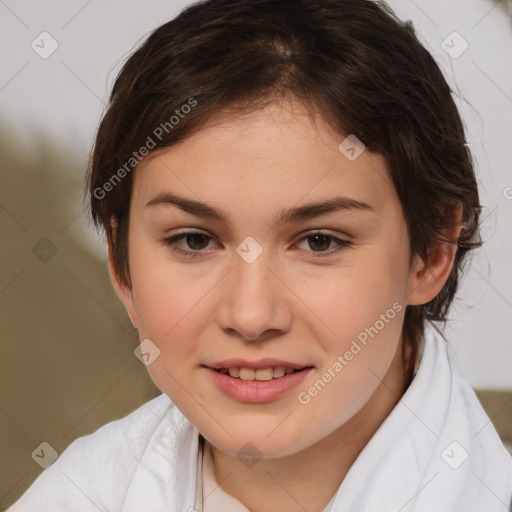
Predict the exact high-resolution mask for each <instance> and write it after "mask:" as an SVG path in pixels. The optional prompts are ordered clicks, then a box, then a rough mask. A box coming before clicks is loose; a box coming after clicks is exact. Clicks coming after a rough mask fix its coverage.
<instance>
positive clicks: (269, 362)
mask: <svg viewBox="0 0 512 512" xmlns="http://www.w3.org/2000/svg"><path fill="white" fill-rule="evenodd" d="M206 366H208V367H209V368H213V369H215V370H220V369H221V368H235V367H238V368H254V369H255V370H259V369H260V368H270V367H272V368H276V367H283V368H292V369H294V370H301V369H303V368H307V367H309V366H311V365H308V364H301V363H292V362H290V361H283V360H282V359H274V358H270V357H266V358H264V359H259V360H258V361H248V360H247V359H226V360H224V361H219V362H218V363H212V364H208V365H206Z"/></svg>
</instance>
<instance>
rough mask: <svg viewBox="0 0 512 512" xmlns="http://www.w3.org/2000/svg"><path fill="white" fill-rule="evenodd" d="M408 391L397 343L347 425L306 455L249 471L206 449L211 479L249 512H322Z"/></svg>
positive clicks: (266, 462) (270, 461) (261, 464)
mask: <svg viewBox="0 0 512 512" xmlns="http://www.w3.org/2000/svg"><path fill="white" fill-rule="evenodd" d="M406 387H407V378H406V375H405V369H404V362H403V353H402V348H401V344H400V346H399V349H398V350H397V353H396V355H395V358H394V360H393V362H392V364H391V366H390V368H389V370H388V372H387V373H386V375H385V377H384V378H383V380H382V381H381V383H380V385H379V387H378V388H377V390H376V391H375V393H374V394H373V395H372V397H371V398H370V400H369V401H368V402H367V403H366V404H365V405H364V407H363V408H362V409H361V410H360V411H359V412H358V413H357V414H356V415H355V416H354V417H352V418H351V419H350V421H348V422H347V423H345V424H344V425H342V426H341V427H340V428H339V429H337V430H335V431H334V432H332V433H331V434H330V435H328V436H327V437H325V438H323V439H322V440H321V441H320V442H318V443H316V444H315V445H313V446H310V447H309V448H307V449H306V450H302V451H300V452H298V453H294V454H293V455H290V456H287V457H283V458H280V459H261V460H259V461H258V463H257V464H256V465H255V466H253V467H252V468H245V467H243V465H241V464H240V461H239V460H237V459H236V458H234V457H231V456H229V455H226V454H225V453H223V452H221V451H220V450H218V449H217V448H216V447H214V446H213V445H210V446H211V450H212V457H213V464H214V468H215V479H216V481H217V482H220V487H221V488H222V489H223V490H224V491H225V492H227V493H228V494H230V495H231V496H233V497H234V498H236V499H237V500H238V501H240V502H241V503H242V504H243V505H245V506H246V507H247V508H249V509H250V510H251V511H252V512H274V511H277V510H279V511H281V510H287V511H289V512H303V511H304V510H308V511H311V512H322V511H323V510H324V508H325V507H326V506H327V504H328V503H329V502H330V501H331V499H332V497H333V496H334V494H335V493H336V491H337V490H338V488H339V486H340V485H341V483H342V482H343V480H344V478H345V476H346V474H347V473H348V471H349V469H350V467H351V466H352V464H353V463H354V462H355V460H356V459H357V457H358V456H359V454H360V453H361V451H362V450H363V448H364V447H365V446H366V444H367V443H368V441H369V440H370V439H371V437H372V436H373V434H374V433H375V432H376V431H377V430H378V428H379V427H380V425H381V424H382V423H383V421H384V420H385V419H386V417H387V416H388V415H389V413H390V412H391V411H392V410H393V408H394V407H395V405H396V404H397V402H398V401H399V400H400V399H401V397H402V396H403V394H404V393H405V390H406Z"/></svg>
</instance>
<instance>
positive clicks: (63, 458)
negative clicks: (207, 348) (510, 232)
mask: <svg viewBox="0 0 512 512" xmlns="http://www.w3.org/2000/svg"><path fill="white" fill-rule="evenodd" d="M173 409H176V407H175V406H174V404H173V403H172V402H171V400H170V398H169V397H168V396H167V395H165V394H162V395H159V396H157V397H156V398H154V399H152V400H150V401H149V402H146V403H145V404H143V405H142V406H141V407H139V408H138V409H136V410H135V411H133V412H132V413H130V414H128V415H127V416H125V417H123V418H121V419H118V420H115V421H111V422H110V423H107V424H105V425H103V426H102V427H100V428H99V429H98V430H96V431H95V432H93V433H92V434H89V435H87V436H83V437H79V438H78V439H75V440H74V441H73V442H72V443H71V444H70V445H69V446H68V447H67V448H66V449H65V450H64V451H63V452H62V454H61V455H60V456H59V458H58V459H57V460H56V461H55V462H54V463H53V464H52V465H51V466H50V467H49V468H47V469H46V470H44V471H43V472H42V473H41V474H40V475H39V476H38V478H37V479H36V480H35V481H34V483H33V484H32V485H31V486H30V487H29V489H28V490H27V491H26V492H25V494H24V495H23V496H22V497H21V498H20V499H19V500H18V501H17V502H16V503H15V504H14V505H13V506H12V507H10V508H9V509H8V512H18V511H19V512H21V511H23V512H37V511H39V510H40V511H45V510H52V511H54V512H58V511H66V512H71V511H73V510H76V511H78V510H80V512H85V511H89V510H91V511H93V510H94V511H95V512H96V511H97V510H98V509H100V510H102V509H104V508H106V509H108V510H115V509H120V506H121V501H122V499H123V496H124V494H125V492H126V489H127V487H128V485H129V483H130V479H131V477H132V475H133V473H134V472H135V469H136V467H137V464H138V462H139V461H140V459H141V457H142V455H143V454H144V451H145V449H146V447H147V445H148V443H149V441H150V439H151V436H152V435H153V433H154V432H155V430H156V429H157V427H158V425H159V424H160V423H161V422H162V421H164V420H165V419H166V418H167V420H168V419H169V416H171V418H172V417H173V416H174V414H173V412H174V411H173Z"/></svg>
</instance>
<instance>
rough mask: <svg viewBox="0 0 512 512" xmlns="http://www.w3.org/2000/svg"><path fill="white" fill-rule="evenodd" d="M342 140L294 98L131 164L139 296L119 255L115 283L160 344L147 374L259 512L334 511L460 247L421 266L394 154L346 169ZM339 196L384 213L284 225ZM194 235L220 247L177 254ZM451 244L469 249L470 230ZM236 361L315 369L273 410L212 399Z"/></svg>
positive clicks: (199, 245) (198, 245)
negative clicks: (308, 395) (390, 165)
mask: <svg viewBox="0 0 512 512" xmlns="http://www.w3.org/2000/svg"><path fill="white" fill-rule="evenodd" d="M344 138H345V137H344V136H340V135H339V134H337V133H335V132H334V131H333V130H332V129H331V128H329V127H328V126H327V125H326V124H325V123H324V121H323V120H322V119H321V118H320V117H316V118H315V119H312V118H311V116H310V115H309V114H308V113H307V111H306V110H305V108H303V106H301V104H300V103H297V102H295V101H288V102H281V103H274V104H272V105H270V106H267V107H265V108H264V109H262V110H259V111H256V112H253V113H251V114H247V115H244V116H243V117H242V116H239V117H237V118H227V117H225V118H223V117H222V116H217V117H216V118H215V119H213V120H212V121H211V122H209V123H208V124H207V125H206V126H205V127H204V128H203V129H201V130H200V131H199V132H197V133H195V134H194V135H192V136H190V137H189V138H187V139H186V140H184V141H182V142H180V143H179V144H178V145H175V146H173V147H170V148H164V149H163V150H158V151H155V152H153V153H152V154H150V155H149V156H148V157H146V158H145V159H144V160H143V161H142V162H141V164H140V165H139V166H138V168H137V170H136V172H135V174H134V183H133V192H132V198H131V204H130V223H129V264H130V276H131V282H132V287H131V288H128V287H126V286H123V285H122V284H121V283H120V281H119V279H118V276H117V275H116V273H115V271H114V267H113V263H112V253H111V252H110V272H111V277H112V282H113V284H114V287H115V289H116V291H117V293H118V295H119V297H120V299H121V300H122V302H123V303H124V305H125V307H126V310H127V312H128V314H129V316H130V319H131V321H132V323H133V324H134V326H135V327H137V329H138V330H139V335H140V339H141V340H143V339H146V338H149V339H150V340H151V341H152V342H153V343H154V344H155V345H157V346H158V348H159V350H160V356H159V357H158V358H157V359H155V361H154V362H153V363H152V364H150V365H149V366H148V370H149V372H150V375H151V378H152V379H153V381H154V382H155V384H156V385H157V386H158V387H159V388H160V389H161V390H162V391H163V392H164V393H166V394H167V395H168V396H169V397H170V398H171V399H172V400H173V402H174V403H175V404H176V405H177V406H178V408H179V409H180V410H181V411H182V412H183V414H184V415H185V416H186V417H187V418H188V419H189V420H190V421H191V422H192V423H193V424H194V425H195V426H196V427H197V428H198V430H199V431H200V432H201V433H202V435H203V436H204V437H205V438H206V440H207V441H208V442H210V443H211V445H212V450H213V460H214V466H215V476H216V479H217V481H218V482H222V483H221V487H222V488H223V489H224V490H225V491H226V492H228V493H229V494H231V495H232V496H234V497H235V498H237V499H238V500H239V501H241V502H242V503H243V504H244V505H245V506H246V507H248V508H249V509H250V510H251V511H254V512H274V511H281V510H287V511H290V512H294V511H302V510H304V509H306V510H308V511H311V512H313V511H321V510H322V509H323V507H324V506H325V505H326V504H327V503H328V502H329V500H330V499H331V497H332V496H333V494H334V493H335V491H336V490H337V488H338V487H339V485H340V483H341V482H342V481H343V479H344V477H345V475H346V473H347V471H348V470H349V469H350V466H351V465H352V464H353V462H354V461H355V459H356V458H357V456H358V455H359V453H360V452H361V450H362V449H363V448H364V446H365V445H366V444H367V442H368V441H369V439H370V438H371V436H372V435H373V433H374V432H375V431H376V430H377V429H378V427H379V426H380V425H381V424H382V422H383V421H384V419H385V418H386V416H387V415H388V414H389V413H390V411H391V410H392V409H393V407H394V406H395V405H396V403H397V402H398V401H399V400H400V398H401V396H402V395H403V393H404V392H405V378H404V361H403V360H402V355H401V354H402V339H401V329H402V324H403V319H404V314H405V306H406V305H409V304H424V303H426V302H428V301H429V300H431V299H432V298H434V297H435V296H436V295H437V294H438V293H439V291H440V290H441V288H442V286H443V284H444V283H445V281H446V279H447V278H448V275H449V272H450V270H451V267H452V265H453V259H454V256H455V248H454V246H453V245H449V244H445V243H439V244H438V245H437V246H436V247H435V249H434V250H433V251H432V256H431V259H430V261H429V262H427V263H428V264H427V263H426V262H423V261H421V260H420V259H419V258H415V259H414V261H413V265H412V266H411V267H409V264H408V263H409V240H408V236H407V229H406V223H405V219H404V216H403V212H402V208H401V204H400V201H399V199H398V196H397V195H396V191H395V190H394V187H393V185H392V182H391V181H390V178H389V174H388V170H387V165H386V162H385V160H384V158H383V157H382V156H381V155H379V154H372V153H370V152H369V151H367V150H366V151H364V152H363V153H362V154H361V155H360V156H359V157H358V158H357V159H356V160H354V161H349V160H348V159H347V158H346V157H345V155H344V154H342V153H341V152H340V151H339V150H338V146H339V144H340V142H341V141H342V140H343V139H344ZM162 192H172V193H174V194H177V195H179V196H183V197H186V198H189V199H193V200H201V201H203V202H206V203H208V204H209V205H210V206H212V207H214V208H216V209H219V210H222V211H224V212H225V214H226V216H227V220H226V222H221V221H219V220H216V219H203V218H200V217H198V216H195V215H192V214H190V213H186V212H184V211H182V210H181V209H179V208H178V207H176V206H173V205H170V204H166V205H162V204H161V205H159V206H146V204H147V203H148V202H149V201H151V200H152V199H154V198H155V197H157V196H158V195H159V194H161V193H162ZM334 195H344V196H347V197H349V198H353V199H357V200H359V201H364V202H365V203H368V204H369V205H371V206H372V207H373V209H374V211H366V210H346V211H345V210H343V211H337V212H333V213H329V214H325V215H321V216H317V217H315V218H312V219H307V220H301V221H298V222H294V223H288V224H283V225H275V224H274V221H273V215H275V214H276V213H277V212H278V211H280V210H281V209H283V208H290V207H295V206H298V205H303V204H306V203H311V202H317V201H321V200H325V199H328V198H331V197H333V196H334ZM314 229H322V230H324V232H325V233H324V234H325V235H326V236H328V237H329V236H330V237H337V238H338V239H342V240H347V241H350V242H351V243H350V245H348V246H337V244H336V242H335V241H334V240H333V239H332V238H327V239H323V238H321V239H320V240H319V241H317V242H316V244H315V240H314V239H313V238H311V237H310V238H305V236H306V234H307V233H308V232H310V231H311V230H314ZM184 231H199V232H201V233H204V234H205V235H207V236H209V237H211V238H204V239H201V238H199V239H194V238H192V239H190V238H189V239H187V238H183V239H181V240H180V241H177V242H175V243H174V245H173V246H169V245H168V244H166V242H165V239H166V238H169V237H171V236H172V235H175V234H178V233H181V232H184ZM446 234H447V235H448V236H452V237H454V238H456V237H457V236H458V228H454V230H452V231H450V232H446ZM248 236H252V237H253V238H254V239H255V240H257V242H258V243H259V244H260V246H261V247H262V249H263V252H262V254H261V255H260V256H259V257H258V258H257V259H256V260H255V261H254V262H253V263H247V262H246V261H244V259H242V258H241V257H240V256H239V255H238V254H237V252H236V248H237V246H238V245H239V244H240V243H241V242H242V241H243V240H244V239H245V238H246V237H248ZM187 242H188V243H187ZM175 247H179V248H181V249H182V250H184V251H188V252H189V253H192V252H194V250H195V251H196V257H195V258H192V257H187V256H184V255H182V254H180V253H178V252H176V251H173V249H174V248H175ZM337 247H338V250H336V248H337ZM318 254H320V255H322V254H324V256H317V255H318ZM326 254H327V255H326ZM315 256H316V257H315ZM394 303H398V304H400V305H401V306H403V307H402V310H401V311H400V312H398V313H397V314H396V315H395V316H394V318H393V319H392V320H389V322H387V323H386V324H385V327H384V328H382V329H381V330H380V331H379V333H378V335H377V336H375V337H374V338H373V339H371V338H370V340H369V342H368V344H367V346H365V347H364V348H363V349H362V350H361V351H360V352H359V353H358V354H357V356H355V357H354V358H353V359H352V360H351V361H350V362H349V363H348V364H347V365H346V366H345V367H344V368H343V370H342V371H341V372H339V373H337V374H336V377H335V378H333V379H332V380H331V381H330V382H329V383H328V384H327V385H326V386H325V387H324V389H322V391H321V392H320V393H318V394H317V395H316V396H315V397H313V398H312V399H311V401H310V402H309V403H307V404H302V403H300V402H299V401H298V399H297V394H298V392H300V391H304V390H307V389H308V388H309V387H310V386H311V385H313V383H314V382H315V381H317V380H318V379H319V378H320V377H321V376H322V374H323V373H324V372H325V371H327V369H328V368H329V367H332V365H333V363H334V362H335V361H336V360H337V357H338V356H339V355H342V354H344V353H345V352H346V351H347V350H348V349H349V347H350V345H351V343H352V341H353V340H354V339H356V338H357V336H358V334H360V333H361V332H362V331H364V329H365V328H366V327H369V326H373V325H374V324H375V323H376V321H377V320H378V319H379V318H380V315H381V314H384V313H386V311H387V310H389V309H390V308H391V307H392V305H393V304H394ZM232 357H242V358H246V359H250V360H257V359H260V358H262V357H276V358H281V359H284V360H287V361H293V362H298V363H302V364H303V365H305V366H306V365H312V366H314V369H313V371H312V372H310V374H309V375H308V377H307V380H306V381H305V382H304V383H302V384H301V385H300V386H299V387H298V388H297V389H294V390H292V391H291V392H288V393H287V394H286V395H284V396H282V397H280V398H279V399H277V400H275V401H272V402H269V403H264V404H251V403H243V402H240V401H236V400H233V399H232V398H230V397H228V396H226V395H224V394H223V393H222V392H221V391H220V390H219V389H218V388H216V387H215V386H214V385H213V384H212V381H211V378H210V375H209V374H208V371H207V370H206V369H205V368H203V367H202V365H204V364H208V363H210V364H212V363H214V362H216V361H220V360H223V359H227V358H232ZM248 442H251V443H252V444H254V445H255V446H256V447H257V448H258V450H259V451H260V452H261V453H262V458H261V459H260V460H259V461H258V462H257V463H256V464H255V465H254V466H253V467H251V468H248V467H246V466H245V465H244V464H242V463H241V461H240V460H239V458H238V457H237V452H238V451H239V450H240V449H241V448H242V447H243V446H244V445H245V444H246V443H248Z"/></svg>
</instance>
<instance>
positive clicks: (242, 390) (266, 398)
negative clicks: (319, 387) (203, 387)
mask: <svg viewBox="0 0 512 512" xmlns="http://www.w3.org/2000/svg"><path fill="white" fill-rule="evenodd" d="M206 370H208V372H209V373H210V375H211V377H212V379H213V382H214V383H215V384H216V386H217V387H218V388H219V389H220V390H221V391H223V392H224V393H225V394H226V395H228V396H229V397H230V398H233V399H235V400H238V401H240V402H248V403H263V402H272V401H273V400H277V399H278V398H280V397H282V396H283V395H284V394H286V393H287V392H288V391H290V390H292V389H293V388H295V387H297V386H298V385H299V384H300V383H301V382H302V381H303V380H304V379H305V378H306V376H307V375H308V374H309V372H310V371H311V370H313V368H306V369H304V370H301V371H299V372H295V373H290V374H288V375H285V376H284V377H280V378H279V379H272V380H265V381H260V380H242V379H235V378H233V377H230V376H229V375H225V374H222V373H220V372H217V371H215V370H212V369H211V368H206Z"/></svg>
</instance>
